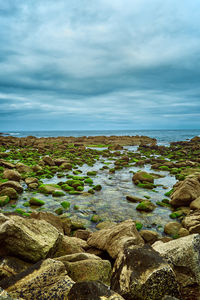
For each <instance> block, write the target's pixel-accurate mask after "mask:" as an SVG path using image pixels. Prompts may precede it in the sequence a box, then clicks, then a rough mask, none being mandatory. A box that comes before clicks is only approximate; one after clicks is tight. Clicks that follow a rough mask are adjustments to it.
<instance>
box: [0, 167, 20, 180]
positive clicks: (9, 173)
mask: <svg viewBox="0 0 200 300" xmlns="http://www.w3.org/2000/svg"><path fill="white" fill-rule="evenodd" d="M3 178H6V179H9V180H13V181H20V179H21V175H20V174H19V172H17V171H15V170H8V169H6V170H4V172H3Z"/></svg>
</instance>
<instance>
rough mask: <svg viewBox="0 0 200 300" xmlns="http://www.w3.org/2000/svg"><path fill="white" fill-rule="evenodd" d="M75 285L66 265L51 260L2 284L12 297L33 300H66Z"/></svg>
mask: <svg viewBox="0 0 200 300" xmlns="http://www.w3.org/2000/svg"><path fill="white" fill-rule="evenodd" d="M73 284H74V281H73V280H72V279H71V278H70V277H69V276H68V275H67V272H66V270H65V266H64V264H63V263H62V262H60V261H55V260H53V259H50V258H49V259H46V260H44V261H40V262H38V263H36V264H34V265H33V266H31V267H30V268H28V269H27V270H26V271H24V272H22V273H20V274H19V275H15V276H13V277H11V278H8V279H6V280H2V281H1V282H0V285H1V287H2V288H3V289H5V290H6V291H7V292H8V293H9V294H10V295H11V296H12V297H17V298H18V299H19V297H21V298H22V299H33V300H39V299H43V300H49V299H66V298H65V297H66V296H67V294H68V292H69V290H70V289H71V287H72V286H73Z"/></svg>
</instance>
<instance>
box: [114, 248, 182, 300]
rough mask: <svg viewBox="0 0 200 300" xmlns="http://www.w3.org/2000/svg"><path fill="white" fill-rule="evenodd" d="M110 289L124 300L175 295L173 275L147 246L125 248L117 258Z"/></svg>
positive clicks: (175, 288) (168, 267) (158, 298)
mask: <svg viewBox="0 0 200 300" xmlns="http://www.w3.org/2000/svg"><path fill="white" fill-rule="evenodd" d="M111 289H113V290H114V291H116V292H117V293H119V294H120V295H122V296H123V297H124V298H125V299H137V300H161V299H162V298H163V296H164V295H171V296H178V295H179V290H178V284H177V281H176V277H175V273H174V271H173V270H172V268H171V267H170V265H169V264H168V263H167V262H166V261H165V260H164V259H163V258H162V257H161V256H160V254H159V253H158V252H156V251H155V250H153V249H152V248H151V247H150V246H149V245H145V246H143V247H133V248H131V247H128V248H125V249H124V251H123V252H121V253H120V254H119V256H118V257H117V259H116V261H115V265H114V268H113V274H112V278H111Z"/></svg>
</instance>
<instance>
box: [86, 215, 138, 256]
mask: <svg viewBox="0 0 200 300" xmlns="http://www.w3.org/2000/svg"><path fill="white" fill-rule="evenodd" d="M87 243H88V245H89V246H91V247H95V248H98V249H100V250H106V251H107V252H108V253H109V255H110V256H111V257H112V258H116V257H117V255H118V253H119V252H120V251H122V250H123V248H124V246H125V244H134V245H143V244H144V241H143V239H142V238H141V236H140V235H139V233H138V231H137V229H136V227H135V223H134V222H133V221H132V220H126V221H124V222H122V223H120V224H117V225H113V226H112V227H110V228H107V229H102V230H100V231H97V232H94V233H93V234H92V235H91V237H90V238H89V239H88V240H87Z"/></svg>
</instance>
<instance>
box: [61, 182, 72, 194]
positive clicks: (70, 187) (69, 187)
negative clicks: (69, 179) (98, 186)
mask: <svg viewBox="0 0 200 300" xmlns="http://www.w3.org/2000/svg"><path fill="white" fill-rule="evenodd" d="M61 188H62V189H63V190H64V191H66V192H70V191H74V188H73V187H72V186H70V185H68V184H66V183H65V184H62V185H61Z"/></svg>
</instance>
